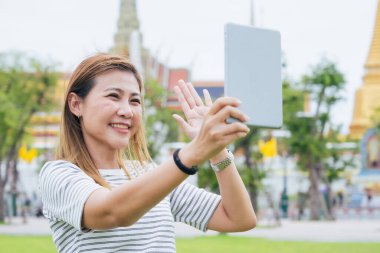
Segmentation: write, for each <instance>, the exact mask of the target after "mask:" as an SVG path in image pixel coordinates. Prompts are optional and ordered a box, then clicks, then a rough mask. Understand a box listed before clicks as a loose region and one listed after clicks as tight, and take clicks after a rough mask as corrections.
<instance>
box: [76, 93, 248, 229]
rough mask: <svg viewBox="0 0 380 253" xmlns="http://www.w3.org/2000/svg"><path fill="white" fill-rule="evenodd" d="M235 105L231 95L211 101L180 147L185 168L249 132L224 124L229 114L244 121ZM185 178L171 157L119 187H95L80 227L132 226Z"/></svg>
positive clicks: (237, 125) (208, 156)
mask: <svg viewBox="0 0 380 253" xmlns="http://www.w3.org/2000/svg"><path fill="white" fill-rule="evenodd" d="M238 105H239V102H238V100H237V99H233V98H221V99H219V100H217V101H216V102H215V104H214V105H213V106H212V107H211V108H210V110H209V111H208V113H207V115H206V116H205V117H204V121H203V123H202V126H201V127H200V129H199V131H197V135H196V136H195V137H194V139H193V140H192V141H191V142H190V143H188V144H186V146H185V147H184V148H183V149H181V151H180V153H179V157H180V159H181V161H182V163H183V164H185V165H186V166H188V167H191V166H193V165H197V164H200V163H202V162H203V161H205V160H208V159H210V158H211V157H214V156H215V155H216V154H218V153H220V152H221V151H222V150H223V149H224V148H225V147H226V146H227V145H228V144H229V143H231V142H233V141H234V140H236V139H237V138H240V137H243V136H245V135H246V134H247V133H248V132H249V128H248V127H247V126H245V125H244V124H242V123H233V124H226V123H225V119H226V118H228V117H230V116H232V117H234V118H238V119H240V120H241V121H245V120H246V116H244V114H243V113H242V112H240V111H239V110H237V109H236V107H237V106H238ZM186 177H187V175H186V174H184V173H183V172H182V171H180V170H179V169H178V168H177V166H176V165H175V163H174V161H173V159H172V158H171V159H169V160H168V161H166V162H165V163H163V164H161V165H160V166H158V168H156V169H155V170H152V171H150V172H148V173H146V174H144V175H142V176H140V177H138V178H136V179H134V180H131V181H128V182H126V183H125V184H123V185H122V186H120V187H117V188H115V189H112V190H108V189H104V188H103V189H98V190H96V191H94V192H93V193H92V194H91V195H90V197H89V198H88V200H87V201H86V203H85V206H84V211H83V218H82V222H83V226H84V227H86V228H90V229H108V228H115V227H120V226H129V225H132V224H133V223H135V222H136V221H137V220H138V219H140V218H141V217H142V216H143V215H144V214H145V213H146V212H147V211H149V210H150V209H151V208H152V207H154V206H155V205H156V204H158V203H159V202H160V201H161V200H162V199H163V198H164V197H165V196H166V195H168V194H169V193H170V192H171V191H172V190H173V189H174V188H175V187H177V186H178V185H179V184H180V183H181V182H182V181H183V180H185V178H186Z"/></svg>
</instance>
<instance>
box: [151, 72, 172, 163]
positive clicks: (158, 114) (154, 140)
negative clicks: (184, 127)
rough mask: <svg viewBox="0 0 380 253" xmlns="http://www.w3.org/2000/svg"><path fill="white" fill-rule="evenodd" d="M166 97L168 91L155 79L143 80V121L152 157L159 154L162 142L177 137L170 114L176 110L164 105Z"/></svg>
mask: <svg viewBox="0 0 380 253" xmlns="http://www.w3.org/2000/svg"><path fill="white" fill-rule="evenodd" d="M167 97H168V92H167V91H166V90H165V88H164V87H162V86H161V85H160V84H159V83H158V82H157V81H156V80H153V79H151V80H147V81H146V82H145V98H144V106H145V122H146V132H147V136H148V140H147V141H148V149H149V153H150V155H151V156H152V158H154V157H156V156H157V155H158V154H159V152H160V149H161V148H162V145H163V144H164V143H166V142H174V141H178V139H179V131H178V125H177V122H176V121H175V120H174V118H173V116H172V115H173V113H174V112H176V111H175V110H173V109H170V108H168V107H167V106H166V99H167Z"/></svg>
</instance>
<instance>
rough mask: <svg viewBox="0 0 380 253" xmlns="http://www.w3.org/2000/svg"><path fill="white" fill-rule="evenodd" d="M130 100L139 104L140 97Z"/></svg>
mask: <svg viewBox="0 0 380 253" xmlns="http://www.w3.org/2000/svg"><path fill="white" fill-rule="evenodd" d="M131 102H132V103H137V104H141V101H140V99H132V100H131Z"/></svg>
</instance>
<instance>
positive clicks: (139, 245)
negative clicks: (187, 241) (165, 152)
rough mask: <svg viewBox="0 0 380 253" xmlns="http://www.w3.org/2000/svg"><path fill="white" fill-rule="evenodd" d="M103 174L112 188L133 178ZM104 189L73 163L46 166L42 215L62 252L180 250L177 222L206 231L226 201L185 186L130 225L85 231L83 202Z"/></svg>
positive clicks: (135, 173)
mask: <svg viewBox="0 0 380 253" xmlns="http://www.w3.org/2000/svg"><path fill="white" fill-rule="evenodd" d="M141 171H142V169H141V168H140V169H137V170H132V169H131V170H129V172H130V174H131V176H132V180H133V178H135V177H137V176H138V175H139V174H141ZM100 173H101V175H102V177H103V178H104V179H105V180H106V181H107V182H108V183H109V184H110V185H111V187H112V188H115V187H117V186H119V185H121V184H125V183H128V180H130V179H128V177H127V176H125V175H124V174H123V172H122V170H120V169H114V170H100ZM101 187H102V186H100V185H98V184H97V183H95V181H94V180H93V179H92V178H91V177H89V176H87V175H86V174H85V173H84V172H83V171H82V170H81V169H80V168H78V167H77V166H76V165H74V164H72V163H70V162H67V161H63V160H57V161H52V162H47V163H46V164H45V165H44V166H43V168H42V170H41V172H40V191H41V198H42V202H43V213H44V215H45V216H46V217H47V218H48V219H49V224H50V228H51V231H52V236H53V241H54V243H55V245H56V247H57V250H58V252H61V253H65V252H67V253H75V252H102V253H106V252H175V233H174V222H175V221H179V222H184V223H186V224H188V225H190V226H193V227H195V228H197V229H199V230H201V231H206V230H207V224H208V222H209V220H210V218H211V216H212V215H213V213H214V211H215V209H216V207H217V206H218V204H219V202H220V199H221V198H220V196H218V195H216V194H213V193H209V192H206V191H205V190H203V189H199V188H197V187H195V186H193V185H191V184H188V183H185V182H184V183H182V184H180V185H179V186H178V187H177V188H176V189H174V190H173V191H172V192H171V193H170V194H169V195H168V196H166V197H165V198H164V199H163V200H162V201H161V202H160V203H159V204H157V205H156V206H155V207H153V208H152V209H151V210H150V211H149V212H147V213H146V214H145V215H144V216H143V217H141V218H140V220H138V221H137V222H136V223H135V224H133V225H131V226H129V227H118V228H114V229H108V230H91V229H86V228H83V227H81V220H82V214H83V208H84V204H85V202H86V200H87V198H88V197H89V196H90V194H91V193H92V192H94V191H95V190H97V189H99V188H101Z"/></svg>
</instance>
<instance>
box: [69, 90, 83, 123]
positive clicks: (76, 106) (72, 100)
mask: <svg viewBox="0 0 380 253" xmlns="http://www.w3.org/2000/svg"><path fill="white" fill-rule="evenodd" d="M67 103H68V105H69V108H70V111H71V112H72V113H73V114H74V115H76V116H77V117H78V118H79V117H80V116H81V115H82V112H81V103H82V99H81V98H80V97H79V96H78V95H77V94H75V93H74V92H70V94H69V96H68V98H67Z"/></svg>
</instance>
